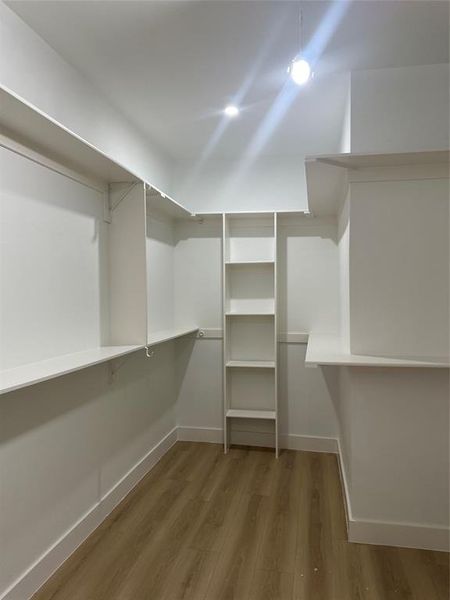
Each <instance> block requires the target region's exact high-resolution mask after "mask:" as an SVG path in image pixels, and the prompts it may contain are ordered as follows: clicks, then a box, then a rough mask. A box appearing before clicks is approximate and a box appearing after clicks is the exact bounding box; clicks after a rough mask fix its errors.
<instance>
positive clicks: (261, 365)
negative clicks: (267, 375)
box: [226, 360, 275, 369]
mask: <svg viewBox="0 0 450 600" xmlns="http://www.w3.org/2000/svg"><path fill="white" fill-rule="evenodd" d="M226 366H227V367H241V368H243V367H250V368H255V369H275V361H274V360H229V361H228V362H227V364H226Z"/></svg>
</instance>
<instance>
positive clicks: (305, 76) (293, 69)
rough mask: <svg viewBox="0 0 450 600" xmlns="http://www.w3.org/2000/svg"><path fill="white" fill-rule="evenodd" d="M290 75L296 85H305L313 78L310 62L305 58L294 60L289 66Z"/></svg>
mask: <svg viewBox="0 0 450 600" xmlns="http://www.w3.org/2000/svg"><path fill="white" fill-rule="evenodd" d="M288 71H289V75H290V76H291V79H292V81H293V82H294V83H296V84H297V85H303V84H305V83H307V81H309V79H310V77H311V67H310V66H309V63H308V61H306V60H305V59H304V58H298V57H297V58H294V60H293V61H292V62H291V64H290V66H289V69H288Z"/></svg>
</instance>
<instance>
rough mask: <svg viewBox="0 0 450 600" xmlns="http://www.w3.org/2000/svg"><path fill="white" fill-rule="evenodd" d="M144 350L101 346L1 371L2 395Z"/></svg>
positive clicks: (0, 392) (0, 391) (0, 386)
mask: <svg viewBox="0 0 450 600" xmlns="http://www.w3.org/2000/svg"><path fill="white" fill-rule="evenodd" d="M142 348H144V346H100V347H99V348H93V349H91V350H83V351H82V352H74V353H73V354H63V355H62V356H55V357H54V358H49V359H47V360H41V361H39V362H35V363H28V364H26V365H21V366H19V367H15V368H14V369H8V370H5V371H0V394H6V393H7V392H12V391H14V390H18V389H20V388H24V387H27V386H29V385H34V384H36V383H41V382H42V381H48V380H49V379H54V378H55V377H60V376H61V375H67V374H68V373H73V372H74V371H81V369H85V368H87V367H92V366H93V365H98V364H100V363H103V362H107V361H108V360H111V359H113V358H119V357H120V356H125V355H126V354H130V353H131V352H135V351H136V350H141V349H142Z"/></svg>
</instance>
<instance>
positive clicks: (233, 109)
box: [223, 104, 239, 117]
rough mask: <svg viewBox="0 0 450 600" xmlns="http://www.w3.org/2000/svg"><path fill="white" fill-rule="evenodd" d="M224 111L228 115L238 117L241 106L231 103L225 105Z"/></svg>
mask: <svg viewBox="0 0 450 600" xmlns="http://www.w3.org/2000/svg"><path fill="white" fill-rule="evenodd" d="M223 112H224V113H225V114H226V115H227V117H237V116H238V114H239V108H238V107H237V106H234V104H229V105H228V106H226V107H225V110H224V111H223Z"/></svg>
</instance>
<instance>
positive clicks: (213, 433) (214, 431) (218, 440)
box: [177, 427, 223, 444]
mask: <svg viewBox="0 0 450 600" xmlns="http://www.w3.org/2000/svg"><path fill="white" fill-rule="evenodd" d="M177 434H178V440H179V441H180V442H209V443H210V444H223V429H219V428H215V427H178V430H177Z"/></svg>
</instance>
